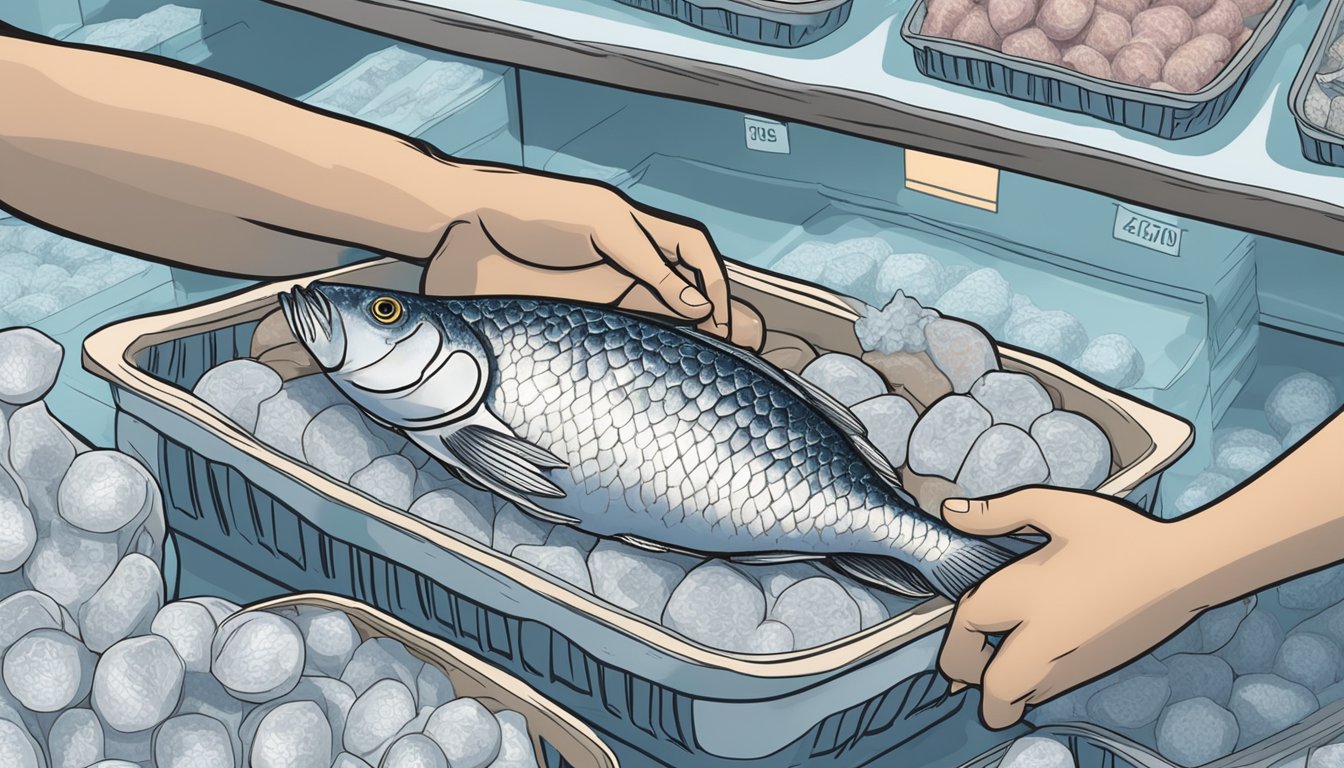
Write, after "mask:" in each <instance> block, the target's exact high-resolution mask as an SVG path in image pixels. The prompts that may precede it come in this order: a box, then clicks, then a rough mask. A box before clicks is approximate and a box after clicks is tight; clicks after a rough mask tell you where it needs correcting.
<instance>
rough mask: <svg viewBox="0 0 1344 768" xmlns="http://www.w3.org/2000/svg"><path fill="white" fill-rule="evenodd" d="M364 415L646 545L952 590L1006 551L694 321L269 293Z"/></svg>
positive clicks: (839, 419)
mask: <svg viewBox="0 0 1344 768" xmlns="http://www.w3.org/2000/svg"><path fill="white" fill-rule="evenodd" d="M280 299H281V305H282V307H283V309H284V312H285V316H286V318H287V319H288V321H289V323H290V327H291V328H292V330H293V331H294V334H295V336H296V337H297V338H298V339H300V340H301V341H302V343H303V344H304V345H305V346H306V347H307V348H308V350H309V351H310V352H311V353H312V355H313V357H314V358H315V359H316V361H317V362H318V363H319V364H320V365H321V367H322V369H323V370H324V371H325V372H326V375H328V376H329V377H330V378H331V380H332V381H333V382H335V384H336V385H337V387H339V388H340V390H341V391H342V392H343V393H344V394H345V395H346V396H347V397H349V398H350V399H351V400H352V401H353V402H354V403H355V404H356V405H358V406H359V407H360V408H362V409H363V410H364V411H365V412H366V413H367V414H368V415H369V416H370V417H371V418H372V419H373V420H375V421H377V422H379V423H381V424H383V425H386V426H388V427H391V428H393V429H396V430H399V431H400V432H402V433H404V434H405V435H406V436H407V438H409V439H410V440H412V441H414V442H415V443H417V444H418V445H419V446H420V447H422V448H424V450H425V451H427V452H428V453H429V454H430V455H431V456H434V457H435V458H437V459H438V460H439V461H441V462H443V464H444V465H445V466H447V467H448V468H449V469H450V470H451V471H452V472H454V473H455V474H456V475H458V476H459V477H460V478H462V479H463V480H465V481H467V482H469V483H471V484H473V485H476V486H478V487H481V488H484V489H486V490H489V491H491V492H493V493H496V494H498V495H500V496H502V497H504V498H506V499H508V500H510V501H512V502H514V503H515V504H517V505H518V506H519V507H520V508H521V509H523V510H525V511H527V512H529V513H531V514H533V515H535V516H537V517H539V518H542V519H545V520H548V521H550V522H554V523H560V524H565V525H572V526H575V527H578V528H581V529H583V530H585V531H588V532H589V533H592V534H596V535H599V536H605V537H612V538H619V539H622V540H624V541H627V542H628V543H631V544H634V545H636V546H639V547H642V548H645V549H650V550H655V551H669V550H671V551H681V552H690V553H696V554H702V555H710V556H717V557H726V558H730V559H732V560H734V561H738V562H744V563H777V562H787V561H793V560H824V561H825V563H826V564H828V565H830V566H831V567H833V568H835V569H836V570H838V571H841V572H843V573H846V574H848V575H850V576H852V577H854V578H857V579H859V580H862V581H864V582H867V583H870V584H874V585H877V586H879V587H882V588H885V589H888V590H891V591H894V592H898V593H901V594H905V595H909V596H915V597H927V596H931V595H932V594H934V593H937V594H942V595H944V596H947V597H951V598H956V597H959V596H960V595H962V594H963V593H964V592H966V590H968V589H969V588H971V587H972V586H974V585H975V584H976V583H978V582H979V581H980V580H982V579H983V578H984V577H985V576H986V575H988V574H989V573H990V572H991V571H993V570H994V569H996V568H998V567H999V566H1001V565H1003V564H1004V563H1005V562H1007V561H1008V560H1009V559H1011V558H1012V557H1013V556H1014V555H1013V553H1011V552H1009V551H1008V550H1006V549H1004V548H1002V547H1000V546H998V545H996V544H995V543H993V542H990V541H987V540H983V539H978V538H973V537H969V536H965V535H962V534H960V533H958V532H956V531H954V530H953V529H951V528H950V527H948V526H946V525H944V524H943V523H942V522H941V521H939V520H937V519H936V518H933V517H931V516H929V515H927V514H925V513H924V512H923V511H921V510H920V509H919V508H918V506H917V505H916V504H915V502H914V501H913V499H912V498H911V497H910V496H909V494H907V493H906V492H905V491H904V490H903V489H902V488H901V487H900V483H899V479H898V478H897V475H896V472H895V470H894V469H893V468H892V467H891V465H890V464H889V463H888V462H887V461H886V460H885V459H884V458H883V457H882V455H881V454H880V453H879V452H878V451H877V450H876V449H875V448H874V447H873V445H872V443H870V442H869V440H868V439H867V437H866V436H865V434H864V429H863V427H862V426H861V425H860V423H859V422H858V420H857V419H855V418H854V416H853V414H851V413H850V412H849V411H848V410H847V409H846V408H845V407H844V406H843V405H841V404H840V403H838V402H837V401H835V400H834V399H833V398H832V397H830V396H829V395H827V394H825V393H824V392H822V391H821V390H819V389H817V388H816V387H814V386H813V385H812V384H811V383H809V382H807V381H805V380H803V379H802V378H801V377H798V376H796V375H794V374H792V373H789V372H786V371H782V370H780V369H778V368H775V367H774V366H772V365H770V364H769V363H766V362H764V361H762V360H760V359H758V358H756V357H755V356H753V355H751V354H750V353H748V352H746V351H744V350H741V349H738V348H737V347H734V346H731V345H729V344H727V343H726V342H721V341H719V340H717V339H714V338H712V337H709V336H707V335H702V334H700V333H699V332H697V331H692V330H684V329H678V328H674V327H671V326H669V325H664V324H662V323H660V322H658V321H656V320H651V319H645V318H642V317H637V316H633V315H628V314H624V313H620V312H616V311H611V310H607V309H602V308H597V307H591V306H585V305H578V304H571V303H567V302H562V301H552V300H537V299H523V298H494V297H490V298H427V297H424V296H420V295H413V294H405V293H397V292H390V291H383V290H376V289H370V288H364V287H356V286H349V285H337V284H315V285H313V286H312V287H310V288H295V289H293V291H292V292H290V293H288V294H281V296H280Z"/></svg>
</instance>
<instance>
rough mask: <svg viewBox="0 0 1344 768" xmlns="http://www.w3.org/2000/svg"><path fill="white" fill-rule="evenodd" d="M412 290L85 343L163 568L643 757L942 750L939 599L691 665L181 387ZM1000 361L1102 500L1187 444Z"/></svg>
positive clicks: (1159, 423)
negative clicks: (287, 316) (590, 729)
mask: <svg viewBox="0 0 1344 768" xmlns="http://www.w3.org/2000/svg"><path fill="white" fill-rule="evenodd" d="M729 273H730V279H731V281H732V282H733V284H734V290H735V292H736V295H738V296H741V297H742V298H744V299H745V300H747V301H749V302H751V303H752V304H753V305H754V306H755V307H756V308H757V309H758V310H759V311H760V312H761V313H762V315H763V316H764V317H765V319H766V323H767V325H768V326H769V327H770V328H771V332H772V333H774V332H779V333H783V334H793V335H795V336H800V337H803V338H805V339H807V340H808V341H810V342H812V343H814V344H816V345H817V346H819V347H821V348H823V349H830V350H836V351H845V352H849V353H851V354H854V353H857V352H858V351H859V345H858V341H857V339H856V337H855V335H854V321H855V319H856V315H855V314H854V312H853V310H852V309H851V308H850V307H849V306H848V305H847V304H845V303H844V302H843V301H841V300H840V299H839V298H837V297H836V296H834V295H833V294H830V293H827V292H825V291H821V290H819V289H816V288H813V287H811V286H806V285H803V284H801V283H796V282H791V281H786V280H783V279H781V278H778V277H776V276H774V275H769V274H767V273H762V272H757V271H754V270H749V269H746V268H743V267H740V266H738V265H736V264H730V268H729ZM419 277H420V273H419V271H418V270H417V269H416V268H414V267H412V266H410V265H407V264H402V263H395V262H390V261H380V262H373V263H368V264H362V265H356V266H353V267H347V268H343V269H339V270H334V271H332V272H329V273H325V274H323V275H318V276H314V277H312V278H307V279H304V280H301V281H294V282H291V281H285V282H282V283H277V284H273V285H270V286H265V287H260V288H257V289H254V290H250V291H247V292H245V293H241V294H237V295H234V296H231V297H228V298H224V299H220V300H216V301H213V302H211V303H207V304H202V305H198V306H195V307H191V308H186V309H181V310H177V311H174V312H170V313H165V314H160V315H155V316H151V317H144V318H139V319H136V320H131V321H127V322H123V323H119V324H116V325H113V326H109V327H107V328H105V329H103V330H101V331H99V332H98V333H96V334H94V335H93V336H91V337H90V338H89V339H88V341H87V342H86V344H85V347H84V364H85V365H86V366H87V367H88V368H89V369H90V370H91V371H93V372H94V373H95V374H97V375H99V376H101V377H102V378H104V379H106V380H108V381H109V382H110V383H111V384H112V387H113V391H114V394H115V398H116V401H117V408H118V416H117V443H118V445H119V446H120V447H121V448H122V449H123V450H125V451H127V452H128V453H130V454H132V455H135V456H138V457H141V458H142V460H143V461H144V463H145V464H146V466H149V467H150V468H151V469H152V471H153V472H154V473H155V475H156V477H157V479H158V480H159V482H160V483H161V485H162V487H163V488H164V489H165V494H166V498H167V502H166V507H167V514H168V519H169V525H170V527H171V528H172V529H173V531H174V532H175V536H176V540H177V542H178V547H179V552H180V553H181V560H182V562H183V563H185V564H187V565H188V566H189V567H190V568H191V569H193V570H195V571H196V572H197V573H202V572H203V573H205V576H204V578H205V579H206V580H208V581H210V582H212V583H218V584H221V585H223V586H224V588H226V589H227V588H230V587H237V586H238V585H239V584H242V583H245V582H247V581H248V580H251V581H253V582H255V583H256V584H258V585H261V586H260V587H258V589H261V588H264V586H265V585H266V584H270V585H272V588H273V590H274V591H273V592H272V593H271V594H274V593H275V592H278V591H281V590H298V591H314V590H315V591H324V592H331V593H336V594H340V595H343V596H347V597H351V598H354V599H357V600H362V601H365V602H368V603H370V604H372V605H374V606H375V607H377V608H379V609H381V610H384V611H387V612H388V613H391V614H392V615H395V616H396V617H398V618H399V619H401V620H403V621H406V622H407V623H409V624H411V625H413V626H416V627H417V628H419V629H421V630H423V631H425V632H428V633H430V634H432V635H435V636H437V637H440V638H443V639H445V640H447V641H448V642H450V643H452V644H454V645H456V646H458V647H462V648H465V649H467V650H468V651H469V652H471V653H473V654H476V655H478V656H481V657H483V658H485V659H486V660H488V661H490V662H491V663H493V664H496V665H498V666H501V667H504V668H505V669H507V670H509V671H510V672H511V673H513V674H515V675H517V676H518V677H520V678H522V679H524V680H526V681H528V682H529V683H530V684H532V685H535V686H536V687H537V688H538V689H540V690H542V691H543V692H544V693H545V694H546V695H547V696H549V697H551V698H553V699H554V700H555V701H557V702H559V703H560V704H561V705H562V706H564V707H566V708H567V709H569V710H570V711H572V712H574V713H575V714H577V715H578V716H579V717H580V718H582V719H583V720H585V721H587V722H589V723H590V724H592V725H593V726H594V727H595V728H596V729H597V730H599V731H600V732H603V733H604V734H607V735H608V736H610V739H609V741H608V743H609V744H610V745H611V746H612V747H613V748H616V749H617V750H618V752H621V753H622V754H626V753H625V752H624V751H623V750H629V752H630V753H632V754H639V755H640V756H641V757H640V760H641V761H656V762H659V763H662V764H666V765H669V766H684V765H696V766H711V767H712V766H721V767H723V768H727V766H734V767H735V768H742V766H746V765H752V766H792V765H800V764H808V765H844V766H855V765H863V764H866V763H868V762H871V761H872V760H875V759H877V758H878V757H879V756H881V755H883V754H885V753H887V752H889V751H890V750H892V749H894V748H896V747H897V746H898V745H901V744H903V743H904V742H906V741H909V740H911V739H913V738H915V737H916V736H919V735H920V734H922V733H923V732H925V731H927V730H929V729H932V728H934V726H936V725H937V724H939V723H941V722H944V721H948V720H951V719H953V718H960V719H957V720H956V721H955V722H957V723H960V724H959V725H957V726H956V728H955V730H956V731H957V734H958V735H957V737H956V739H954V741H956V744H957V746H958V747H962V745H963V744H964V742H965V741H966V739H967V731H966V729H967V728H968V727H970V723H972V722H974V715H973V712H974V709H975V704H974V701H973V700H968V699H967V698H966V697H964V696H961V695H955V696H953V695H949V694H948V691H947V686H946V683H945V682H944V681H943V679H942V677H941V676H940V675H939V674H938V673H937V672H936V671H935V669H934V667H935V659H936V657H937V653H938V648H939V645H940V642H941V636H940V632H939V630H940V629H941V627H943V626H944V625H945V624H946V622H947V619H948V615H949V613H950V610H951V606H950V605H949V604H948V603H947V602H946V601H944V600H938V599H935V600H929V601H925V602H921V603H915V604H914V607H913V608H909V609H908V610H905V611H903V612H901V613H900V614H898V615H896V616H893V617H892V618H890V619H888V620H887V621H885V622H882V623H880V624H876V625H874V626H871V627H869V628H868V629H866V630H863V631H860V632H858V633H856V634H853V635H851V636H849V637H846V638H842V639H840V640H837V641H834V642H831V643H828V644H826V645H822V646H819V647H817V648H812V649H809V650H806V651H798V652H790V653H781V654H772V655H748V654H741V653H731V652H721V651H715V650H710V649H707V648H706V647H704V646H702V645H699V644H697V643H694V642H692V641H689V640H686V639H684V638H682V637H681V636H680V635H676V634H674V633H672V632H670V631H669V630H666V629H664V628H663V627H662V626H661V625H658V624H656V623H653V622H650V621H648V620H645V619H642V618H639V617H637V616H635V615H634V614H632V613H630V612H627V611H625V610H622V609H620V608H616V607H614V606H612V605H610V604H608V603H606V602H604V601H601V600H598V599H597V598H594V597H592V596H591V595H586V594H580V593H577V592H575V591H574V590H573V589H570V588H567V587H565V586H562V584H561V583H560V582H559V581H557V580H553V579H551V578H548V577H545V576H543V575H542V574H541V573H540V572H539V571H537V570H534V569H532V568H531V567H530V566H527V565H526V564H524V563H522V562H520V561H518V560H516V559H514V558H512V557H508V556H505V555H504V554H502V553H500V552H497V551H495V550H493V549H490V548H489V547H487V546H484V545H481V544H479V543H478V542H476V541H474V540H471V539H468V538H467V537H465V536H460V535H457V534H455V533H451V532H449V531H447V530H445V529H443V528H439V527H437V526H434V525H431V524H427V523H425V522H424V521H422V520H420V519H419V518H417V517H414V516H412V515H408V514H405V513H402V512H400V511H398V510H394V509H393V508H391V507H389V506H386V505H384V504H382V503H379V502H377V501H375V500H373V499H371V498H370V497H368V496H365V495H362V494H360V493H359V492H357V491H355V490H353V489H352V488H350V487H349V486H347V485H345V484H343V483H339V482H337V481H335V480H333V479H331V478H329V477H327V476H326V475H323V474H320V473H319V472H318V471H317V470H315V469H312V468H310V467H309V466H308V465H306V464H303V463H301V462H299V461H296V460H294V459H291V458H289V457H288V456H286V455H284V454H282V453H281V452H279V451H277V450H275V449H273V448H271V447H270V446H268V445H265V444H263V443H261V442H259V441H257V440H256V439H255V438H254V437H252V436H251V435H250V434H248V433H247V432H246V431H245V430H243V429H242V428H241V427H239V426H237V425H235V424H234V423H233V422H232V421H229V420H228V419H227V418H226V417H224V416H223V415H222V414H220V413H219V412H218V411H216V410H215V409H213V408H212V407H210V406H208V405H207V404H206V403H204V402H203V401H201V400H200V399H198V398H197V397H196V396H195V395H193V394H192V393H191V391H190V390H191V388H192V387H193V386H194V384H195V382H196V381H197V380H198V379H199V378H200V377H201V375H202V374H204V373H205V372H206V371H207V370H209V369H210V368H212V367H213V366H215V365H217V364H219V363H221V362H223V361H227V360H232V359H236V358H239V357H246V356H248V354H249V350H250V345H251V340H252V333H253V330H254V329H255V328H256V326H257V324H258V322H259V321H260V320H261V319H262V318H263V317H265V316H266V315H268V314H270V313H271V312H273V311H274V310H275V309H276V306H277V300H276V297H277V294H278V293H279V292H281V291H284V290H288V289H289V288H290V287H292V286H293V285H296V284H307V283H308V282H311V281H313V280H324V281H329V282H344V283H355V284H364V285H377V286H380V287H384V288H389V289H400V290H411V289H414V288H415V286H417V285H418V284H419ZM1000 352H1001V357H1002V362H1003V366H1004V367H1005V368H1007V369H1010V370H1018V371H1024V372H1029V373H1031V374H1032V375H1034V376H1035V377H1036V378H1037V379H1038V380H1039V381H1041V383H1042V384H1043V385H1044V386H1045V387H1046V388H1047V389H1048V390H1050V391H1051V393H1052V394H1053V395H1054V397H1055V399H1056V401H1057V402H1058V403H1059V404H1060V407H1063V408H1068V409H1070V410H1075V411H1078V412H1080V413H1083V414H1085V415H1087V416H1088V417H1089V418H1091V419H1092V420H1093V421H1095V422H1096V423H1097V424H1099V425H1100V426H1101V428H1102V429H1103V430H1104V431H1105V432H1106V433H1107V436H1108V438H1109V439H1110V441H1111V442H1112V445H1113V448H1114V455H1115V457H1116V462H1115V464H1116V469H1115V471H1114V472H1113V473H1112V475H1111V477H1109V478H1108V479H1107V481H1106V482H1105V483H1104V484H1103V485H1102V486H1101V488H1100V490H1101V492H1103V493H1107V494H1111V495H1114V496H1119V497H1125V498H1129V499H1132V500H1133V501H1134V502H1135V503H1137V504H1139V505H1140V506H1145V507H1150V506H1151V505H1152V504H1153V502H1154V499H1155V497H1156V491H1157V484H1158V479H1159V477H1160V474H1161V472H1162V470H1163V469H1164V468H1165V467H1166V466H1168V465H1169V464H1170V463H1171V462H1172V461H1174V460H1175V459H1176V458H1177V457H1178V456H1179V455H1180V454H1181V453H1182V452H1183V451H1184V450H1185V449H1186V448H1187V447H1188V446H1189V443H1190V439H1191V434H1190V430H1189V427H1188V425H1187V424H1185V423H1184V422H1182V421H1180V420H1179V419H1176V418H1175V417H1172V416H1169V415H1167V414H1164V413H1162V412H1160V411H1158V410H1156V409H1154V408H1152V407H1150V406H1148V405H1146V404H1143V403H1141V402H1138V401H1136V400H1134V399H1132V398H1129V397H1127V396H1125V395H1123V394H1121V393H1117V392H1113V391H1110V390H1107V389H1105V388H1103V387H1100V386H1098V385H1096V384H1094V383H1092V382H1090V381H1089V380H1087V379H1085V378H1083V377H1081V376H1079V375H1077V374H1075V373H1072V372H1070V371H1068V370H1067V369H1065V368H1063V367H1062V366H1059V365H1057V364H1055V363H1053V362H1050V361H1047V360H1043V359H1041V358H1038V357H1036V356H1034V355H1031V354H1028V353H1025V352H1021V351H1019V350H1016V349H1013V348H1009V347H1003V348H1002V349H1001V350H1000ZM212 569H213V570H212ZM238 588H239V589H243V588H242V587H238ZM243 597H246V596H243ZM252 599H255V597H253V598H252ZM925 743H927V740H926V741H925ZM975 743H976V744H979V743H981V742H975ZM944 746H946V745H944ZM966 748H967V749H969V748H970V747H966Z"/></svg>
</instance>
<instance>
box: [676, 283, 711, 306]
mask: <svg viewBox="0 0 1344 768" xmlns="http://www.w3.org/2000/svg"><path fill="white" fill-rule="evenodd" d="M681 300H682V302H684V303H685V304H686V305H687V306H691V307H703V306H706V305H708V304H709V299H706V298H705V297H704V294H702V293H700V292H699V291H697V290H695V289H694V288H692V287H690V286H687V287H685V288H682V289H681Z"/></svg>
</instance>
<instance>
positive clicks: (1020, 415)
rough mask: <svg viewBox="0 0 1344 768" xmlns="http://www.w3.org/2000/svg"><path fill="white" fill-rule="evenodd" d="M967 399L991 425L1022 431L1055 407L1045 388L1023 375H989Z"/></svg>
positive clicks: (981, 378) (1001, 372)
mask: <svg viewBox="0 0 1344 768" xmlns="http://www.w3.org/2000/svg"><path fill="white" fill-rule="evenodd" d="M971 397H974V398H975V399H976V402H978V403H980V404H981V405H983V406H984V407H985V410H987V411H989V415H990V416H991V417H993V419H994V423H995V424H1012V425H1013V426H1016V427H1020V428H1022V429H1024V430H1027V429H1031V425H1032V424H1033V423H1035V421H1036V419H1038V418H1040V417H1041V416H1044V415H1045V414H1047V413H1049V412H1050V411H1051V410H1052V409H1053V408H1054V407H1055V406H1054V403H1052V402H1051V401H1050V395H1049V394H1047V393H1046V391H1045V387H1042V386H1041V385H1040V383H1039V382H1038V381H1036V379H1034V378H1032V377H1031V376H1028V375H1027V374H1025V373H1011V372H1008V371H990V372H989V373H986V374H985V375H984V376H982V377H980V380H979V381H977V382H975V384H974V385H973V386H972V387H971Z"/></svg>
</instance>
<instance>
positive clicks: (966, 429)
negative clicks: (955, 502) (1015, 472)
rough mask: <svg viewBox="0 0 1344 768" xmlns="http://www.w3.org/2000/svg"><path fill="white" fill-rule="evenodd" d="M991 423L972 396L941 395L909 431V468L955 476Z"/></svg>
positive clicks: (926, 472) (987, 412)
mask: <svg viewBox="0 0 1344 768" xmlns="http://www.w3.org/2000/svg"><path fill="white" fill-rule="evenodd" d="M991 423H992V418H991V417H990V415H989V411H986V410H985V408H984V406H982V405H980V404H979V403H977V402H976V401H975V400H974V399H973V398H971V397H969V396H967V395H948V396H947V397H944V398H943V399H942V400H939V401H938V402H936V403H934V404H933V406H932V407H931V408H929V409H928V410H927V411H925V412H924V414H923V415H922V416H920V418H919V421H917V422H915V428H914V429H913V430H911V432H910V449H909V453H908V461H909V463H910V469H912V470H914V471H915V472H917V473H919V474H921V475H937V476H938V477H942V478H945V479H947V480H955V479H956V477H957V473H958V472H959V471H960V470H961V466H962V464H963V463H964V462H965V461H966V455H967V454H969V453H970V452H971V447H972V446H973V445H975V442H976V439H977V438H979V437H980V435H981V434H982V433H984V432H985V430H987V429H989V427H990V424H991ZM1042 462H1044V459H1042Z"/></svg>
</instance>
